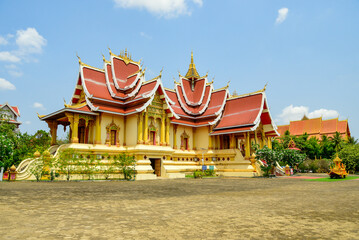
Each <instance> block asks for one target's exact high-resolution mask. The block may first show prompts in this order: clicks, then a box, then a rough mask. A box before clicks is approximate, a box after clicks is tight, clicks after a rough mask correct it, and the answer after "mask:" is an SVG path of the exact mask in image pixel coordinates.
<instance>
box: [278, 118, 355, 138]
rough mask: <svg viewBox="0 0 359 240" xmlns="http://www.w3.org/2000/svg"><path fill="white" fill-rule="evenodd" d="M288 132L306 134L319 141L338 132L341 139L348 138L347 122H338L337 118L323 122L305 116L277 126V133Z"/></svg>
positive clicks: (298, 134)
mask: <svg viewBox="0 0 359 240" xmlns="http://www.w3.org/2000/svg"><path fill="white" fill-rule="evenodd" d="M286 131H289V133H290V134H291V135H294V136H300V135H303V134H304V133H307V134H308V135H309V138H310V137H316V138H318V139H321V137H322V136H323V135H325V136H327V137H333V136H334V135H335V133H336V132H339V133H340V135H341V136H342V138H343V139H347V138H348V137H350V130H349V125H348V120H341V121H339V119H338V118H334V119H329V120H323V119H322V118H321V117H320V118H312V119H308V118H307V117H306V116H304V117H303V118H302V120H298V121H290V123H289V124H288V125H281V126H278V133H279V134H280V135H284V134H285V132H286Z"/></svg>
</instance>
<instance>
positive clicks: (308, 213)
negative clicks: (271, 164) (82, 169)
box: [0, 178, 359, 239]
mask: <svg viewBox="0 0 359 240" xmlns="http://www.w3.org/2000/svg"><path fill="white" fill-rule="evenodd" d="M0 217H1V223H0V239H359V181H358V180H347V181H341V182H310V181H306V180H303V179H288V178H273V179H263V178H244V179H235V178H234V179H228V178H227V179H223V178H219V179H218V178H217V179H175V180H150V181H134V182H125V181H103V182H40V183H36V182H14V183H9V182H0Z"/></svg>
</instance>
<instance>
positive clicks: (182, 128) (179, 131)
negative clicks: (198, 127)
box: [176, 125, 193, 149]
mask: <svg viewBox="0 0 359 240" xmlns="http://www.w3.org/2000/svg"><path fill="white" fill-rule="evenodd" d="M184 131H186V133H187V135H188V136H189V140H188V145H189V148H190V149H193V132H192V128H191V127H186V126H180V125H178V127H177V136H176V138H177V148H181V135H182V134H183V132H184Z"/></svg>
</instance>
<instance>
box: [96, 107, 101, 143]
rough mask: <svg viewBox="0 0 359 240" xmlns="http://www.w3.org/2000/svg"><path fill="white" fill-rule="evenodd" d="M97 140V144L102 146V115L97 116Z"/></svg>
mask: <svg viewBox="0 0 359 240" xmlns="http://www.w3.org/2000/svg"><path fill="white" fill-rule="evenodd" d="M95 124H96V126H95V128H96V139H95V144H101V115H100V114H99V115H98V116H96V123H95Z"/></svg>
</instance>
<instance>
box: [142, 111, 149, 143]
mask: <svg viewBox="0 0 359 240" xmlns="http://www.w3.org/2000/svg"><path fill="white" fill-rule="evenodd" d="M143 143H144V144H147V143H148V112H147V110H146V112H145V132H144V133H143Z"/></svg>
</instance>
